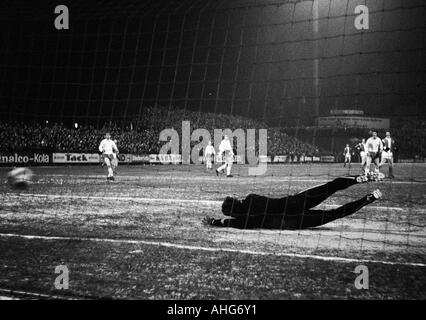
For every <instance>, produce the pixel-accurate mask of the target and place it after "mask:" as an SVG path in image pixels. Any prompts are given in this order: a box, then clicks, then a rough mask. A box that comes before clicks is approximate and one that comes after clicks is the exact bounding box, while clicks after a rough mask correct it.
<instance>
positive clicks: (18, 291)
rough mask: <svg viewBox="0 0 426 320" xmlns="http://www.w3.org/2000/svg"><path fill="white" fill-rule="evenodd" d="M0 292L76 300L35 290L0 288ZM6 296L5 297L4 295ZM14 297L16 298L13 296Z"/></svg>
mask: <svg viewBox="0 0 426 320" xmlns="http://www.w3.org/2000/svg"><path fill="white" fill-rule="evenodd" d="M0 292H2V293H4V294H9V295H12V296H13V295H14V294H15V295H16V294H18V295H24V296H33V297H39V298H53V299H66V300H77V299H76V298H71V297H62V296H56V295H49V294H44V293H36V292H29V291H21V290H10V289H1V288H0ZM6 298H7V297H6ZM13 299H16V298H13Z"/></svg>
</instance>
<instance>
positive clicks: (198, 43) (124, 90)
mask: <svg viewBox="0 0 426 320" xmlns="http://www.w3.org/2000/svg"><path fill="white" fill-rule="evenodd" d="M318 3H319V7H318V14H319V20H318V33H315V32H314V31H313V30H314V25H313V24H314V22H313V20H312V17H313V2H312V0H310V1H285V0H283V1H273V0H258V1H254V0H252V1H249V0H226V1H210V0H198V1H197V0H180V1H171V0H162V1H161V0H160V1H158V0H155V1H154V0H152V1H151V0H150V1H145V2H144V1H136V0H132V1H130V0H122V1H101V0H95V1H60V2H56V1H31V2H29V1H25V2H20V1H3V2H2V3H1V4H0V9H1V15H0V27H1V31H0V36H1V38H0V39H1V46H0V71H1V72H0V96H1V105H0V108H1V115H2V117H4V118H5V119H11V118H15V117H18V116H19V115H26V116H28V117H32V118H40V119H44V118H48V117H49V118H56V119H57V118H63V119H85V118H86V119H89V118H90V119H93V118H99V117H105V118H106V119H108V120H109V119H110V118H113V119H118V118H120V117H131V116H132V115H135V114H138V113H139V112H140V110H142V108H143V107H144V106H147V105H155V104H158V105H161V106H165V107H179V108H188V109H191V110H200V111H211V112H221V113H225V114H241V115H245V116H249V117H255V118H259V119H265V120H267V121H269V122H270V123H271V124H274V125H279V124H282V125H284V124H290V125H291V124H294V123H295V122H296V121H297V120H300V121H301V122H302V123H310V122H311V121H312V119H313V117H314V116H315V115H316V113H317V111H318V112H319V114H327V113H328V112H329V110H330V109H334V108H338V109H351V108H356V109H362V110H364V111H365V112H366V113H367V114H369V115H379V116H392V117H395V116H403V115H416V114H421V115H422V116H425V115H426V111H425V110H426V109H425V108H424V106H425V102H426V94H425V92H426V80H425V79H426V78H425V72H426V62H425V61H426V59H425V57H426V55H425V53H426V45H425V42H426V39H425V31H426V19H424V17H425V16H426V15H425V13H426V10H425V9H426V7H425V6H426V3H425V2H424V1H422V0H367V1H364V0H319V2H318ZM58 4H66V5H67V6H68V8H69V10H70V30H56V29H55V28H54V25H53V22H54V18H55V14H54V13H53V11H54V8H55V6H56V5H58ZM358 4H366V5H367V7H368V8H369V10H370V28H369V30H364V31H359V30H356V29H355V27H354V19H355V15H354V8H355V6H356V5H358ZM316 61H317V62H316ZM316 63H317V65H318V73H317V75H316V74H315V71H314V70H315V64H316ZM316 78H317V80H315V79H316ZM315 83H317V84H318V85H317V86H316V85H315Z"/></svg>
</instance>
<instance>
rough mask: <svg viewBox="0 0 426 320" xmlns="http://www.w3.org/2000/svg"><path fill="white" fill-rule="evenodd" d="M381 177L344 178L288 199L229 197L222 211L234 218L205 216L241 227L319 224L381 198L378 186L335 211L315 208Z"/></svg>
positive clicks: (295, 227)
mask: <svg viewBox="0 0 426 320" xmlns="http://www.w3.org/2000/svg"><path fill="white" fill-rule="evenodd" d="M377 180H379V179H375V178H367V177H366V176H365V175H361V176H347V177H340V178H337V179H334V180H332V181H330V182H327V183H325V184H322V185H320V186H317V187H313V188H310V189H307V190H305V191H302V192H299V193H297V194H295V195H292V196H287V197H284V198H269V197H265V196H260V195H257V194H250V195H248V196H247V197H246V198H245V199H243V200H239V199H236V198H232V197H227V198H226V199H225V200H224V201H223V204H222V212H223V214H224V215H225V216H228V217H231V218H230V219H224V220H222V219H214V218H211V217H205V218H204V219H203V223H204V224H206V225H211V226H216V227H232V228H239V229H252V228H266V229H289V230H299V229H306V228H313V227H318V226H321V225H324V224H326V223H329V222H331V221H334V220H336V219H339V218H343V217H346V216H349V215H351V214H353V213H355V212H357V211H358V210H360V209H361V208H362V207H364V206H365V205H368V204H370V203H372V202H374V201H376V200H378V199H380V198H381V197H382V193H381V192H380V190H378V189H376V190H374V191H373V192H372V193H370V194H367V195H366V196H364V197H362V198H361V199H359V200H356V201H353V202H349V203H347V204H345V205H343V206H341V207H338V208H336V209H332V210H318V209H312V208H314V207H316V206H317V205H319V204H320V203H321V202H323V201H324V200H325V199H327V198H328V197H330V196H331V195H332V194H334V193H335V192H337V191H339V190H344V189H346V188H348V187H350V186H352V185H355V184H358V183H364V182H367V181H377Z"/></svg>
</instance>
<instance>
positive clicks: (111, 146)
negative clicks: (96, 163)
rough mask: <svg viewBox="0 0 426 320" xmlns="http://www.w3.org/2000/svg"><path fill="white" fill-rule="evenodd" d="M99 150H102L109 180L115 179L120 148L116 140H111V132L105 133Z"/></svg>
mask: <svg viewBox="0 0 426 320" xmlns="http://www.w3.org/2000/svg"><path fill="white" fill-rule="evenodd" d="M99 151H100V152H102V158H103V160H104V163H105V164H106V166H107V168H108V176H107V180H115V179H114V170H115V168H116V166H117V164H118V161H116V160H114V159H117V158H116V157H117V154H118V148H117V145H116V144H115V142H114V141H112V140H111V135H110V134H109V133H106V134H105V139H103V140H102V141H101V144H100V145H99Z"/></svg>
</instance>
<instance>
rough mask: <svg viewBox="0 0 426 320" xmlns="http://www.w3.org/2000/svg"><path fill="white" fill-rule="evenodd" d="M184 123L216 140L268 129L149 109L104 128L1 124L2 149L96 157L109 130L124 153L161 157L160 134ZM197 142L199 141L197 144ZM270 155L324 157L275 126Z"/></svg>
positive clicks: (248, 122) (249, 122)
mask: <svg viewBox="0 0 426 320" xmlns="http://www.w3.org/2000/svg"><path fill="white" fill-rule="evenodd" d="M183 120H186V121H190V124H191V132H192V130H195V129H197V128H205V129H207V130H209V132H210V134H211V137H212V139H213V137H214V135H213V132H214V129H225V128H229V129H232V130H235V129H237V128H242V129H244V130H247V129H268V127H267V125H266V124H265V123H262V122H260V121H255V120H252V119H248V118H244V117H240V116H229V115H223V114H213V113H201V112H193V111H188V110H176V109H174V110H169V109H166V108H158V107H150V108H147V109H145V110H144V112H143V113H142V114H141V115H140V117H139V118H138V119H134V120H133V121H132V122H131V123H130V122H126V123H120V124H118V123H105V124H104V125H103V126H101V127H95V126H94V125H84V124H78V125H77V126H74V125H72V126H71V125H69V126H66V125H64V124H63V123H54V124H53V125H49V124H48V123H46V122H44V123H40V122H33V123H18V122H0V146H1V147H0V148H1V149H0V150H1V151H2V152H19V151H30V150H34V151H46V152H85V153H89V152H90V153H93V152H97V148H98V145H99V142H100V141H101V139H102V138H103V135H104V134H105V133H106V132H110V133H111V135H112V138H113V139H114V140H117V144H118V147H119V149H120V152H121V153H131V154H150V153H159V151H160V148H161V146H162V145H163V144H164V142H161V141H159V134H160V132H161V131H162V130H163V129H166V128H173V129H175V130H176V131H177V132H178V133H179V135H180V134H181V128H182V121H183ZM196 143H198V142H193V144H196ZM256 146H258V143H256ZM234 147H235V146H234ZM268 154H269V155H278V154H279V155H288V154H294V155H302V154H304V155H319V149H318V148H317V147H316V146H313V145H310V144H308V143H304V142H302V141H300V140H298V139H296V138H294V137H291V136H289V135H287V134H286V133H284V132H282V131H280V130H279V129H276V128H271V129H268Z"/></svg>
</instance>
